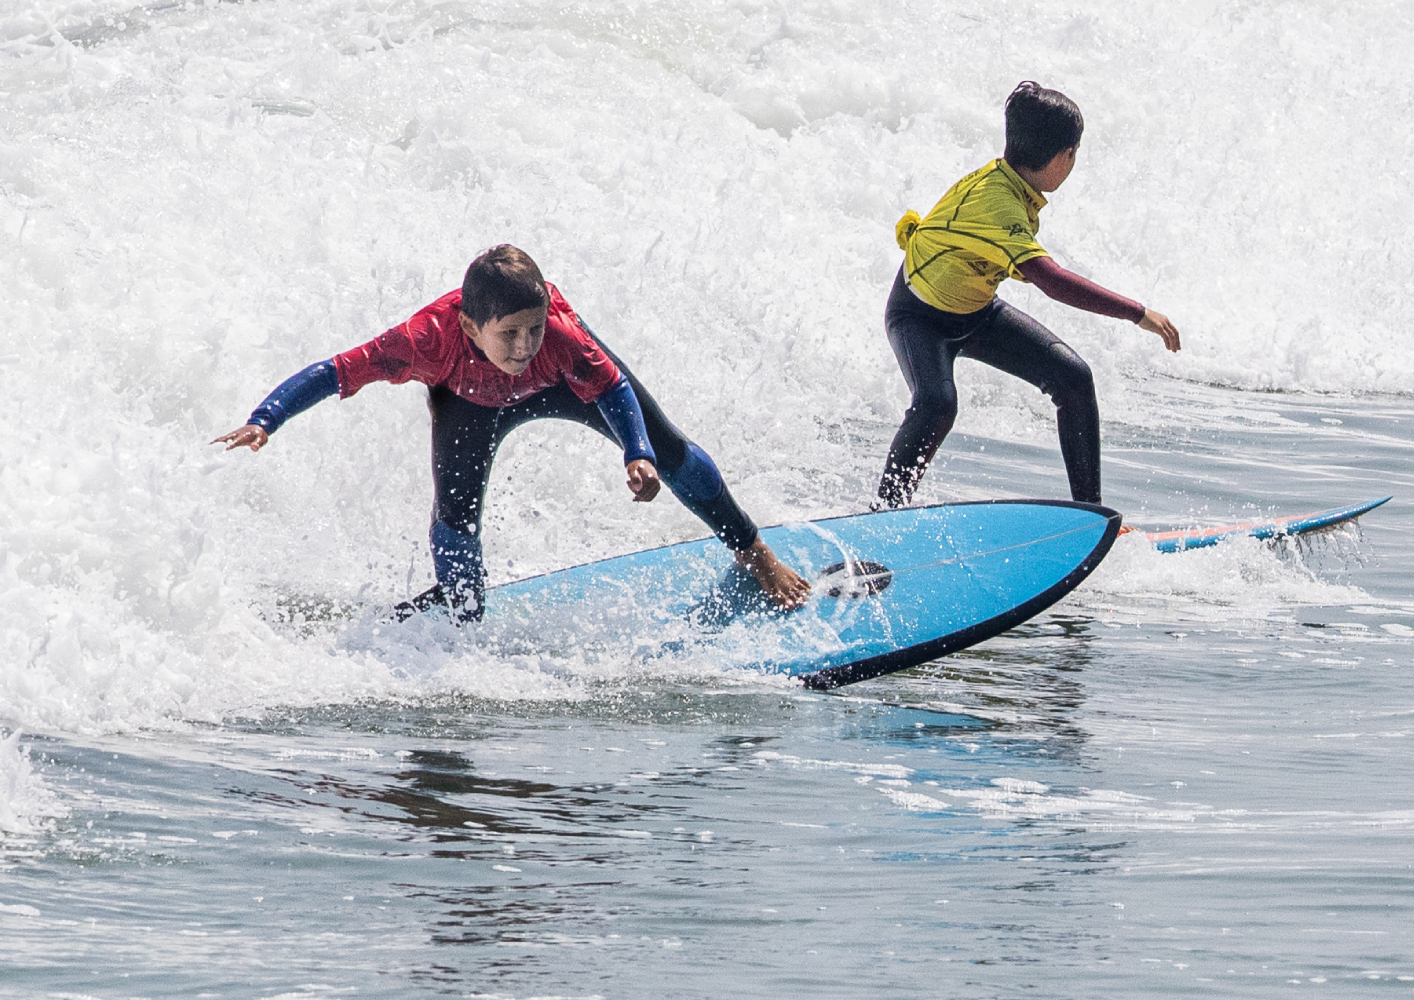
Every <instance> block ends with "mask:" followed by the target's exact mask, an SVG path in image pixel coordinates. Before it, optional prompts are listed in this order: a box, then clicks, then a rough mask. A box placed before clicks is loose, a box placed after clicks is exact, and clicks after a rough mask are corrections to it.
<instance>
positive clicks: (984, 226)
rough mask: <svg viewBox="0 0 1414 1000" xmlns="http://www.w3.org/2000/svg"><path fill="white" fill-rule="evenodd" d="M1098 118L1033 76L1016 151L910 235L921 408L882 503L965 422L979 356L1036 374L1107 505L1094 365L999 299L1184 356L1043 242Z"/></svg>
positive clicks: (902, 327) (899, 284) (1095, 495)
mask: <svg viewBox="0 0 1414 1000" xmlns="http://www.w3.org/2000/svg"><path fill="white" fill-rule="evenodd" d="M1084 129H1085V121H1084V119H1083V118H1082V117H1081V115H1080V109H1079V108H1078V107H1076V106H1075V102H1074V101H1072V100H1071V99H1070V98H1068V97H1066V96H1065V95H1064V94H1062V93H1061V92H1060V91H1058V90H1047V89H1046V88H1045V87H1042V86H1040V85H1038V84H1036V83H1034V82H1033V81H1030V80H1027V81H1025V82H1023V83H1021V84H1019V85H1018V86H1017V88H1016V89H1015V90H1013V91H1012V92H1011V96H1009V97H1008V98H1007V102H1006V151H1005V153H1004V154H1003V155H1002V157H1001V158H1000V159H997V160H993V161H992V162H991V163H989V164H987V165H986V166H985V167H983V168H982V169H980V170H977V171H974V172H973V173H970V174H968V175H967V176H966V177H964V178H963V179H962V180H960V181H958V182H957V183H956V184H954V185H953V186H952V188H951V189H949V191H948V192H947V194H945V195H943V198H942V200H941V201H939V202H938V204H937V205H935V206H934V207H933V210H932V211H931V212H929V213H928V217H927V218H926V219H920V218H919V217H918V213H917V212H914V211H911V210H910V211H909V212H908V213H906V214H905V215H904V217H903V218H902V219H900V220H899V221H898V225H897V227H896V235H897V238H898V244H899V246H900V247H901V248H902V249H903V250H904V251H905V253H906V256H905V258H904V263H903V266H902V267H901V268H900V269H899V273H898V277H897V278H895V279H894V286H893V290H892V292H890V294H889V302H888V306H887V307H886V309H885V312H884V326H885V329H886V330H887V331H888V336H889V344H890V345H891V346H892V347H893V349H894V355H895V356H896V357H897V358H898V362H899V365H900V367H902V368H903V377H904V380H905V381H906V382H907V383H908V388H909V391H910V392H911V393H912V394H913V399H912V402H911V404H910V406H909V407H908V412H907V413H906V414H905V415H904V418H903V426H901V427H900V428H899V429H898V433H897V434H895V435H894V440H893V444H892V445H891V446H890V448H889V457H888V461H887V462H886V463H885V465H884V474H883V477H882V478H881V479H880V481H879V500H880V502H881V503H882V504H884V505H886V506H889V507H902V506H903V505H905V504H907V503H908V502H909V501H910V500H911V499H912V497H913V492H914V490H915V489H917V488H918V483H919V480H921V479H922V478H923V473H924V471H925V470H926V469H927V468H928V462H929V461H930V460H931V459H932V458H933V454H934V452H936V451H937V450H938V446H939V445H940V444H942V442H943V438H945V437H947V434H948V431H950V430H952V425H953V420H954V419H955V418H956V417H957V389H956V387H955V386H954V385H953V361H954V360H955V359H956V358H959V357H964V358H972V359H973V360H976V361H981V362H982V363H983V364H988V365H991V366H992V367H993V368H999V369H1001V370H1002V371H1004V372H1007V373H1008V374H1010V375H1015V376H1016V377H1017V378H1021V379H1025V380H1026V381H1027V382H1030V383H1031V384H1032V385H1034V386H1036V387H1037V388H1038V389H1040V390H1041V391H1042V392H1044V393H1046V394H1047V395H1048V396H1050V397H1051V399H1052V400H1054V401H1055V404H1056V424H1057V429H1058V430H1059V432H1060V445H1061V456H1062V457H1063V458H1064V459H1065V469H1066V473H1067V475H1068V476H1069V478H1070V495H1071V498H1072V499H1075V500H1084V501H1087V502H1089V503H1099V502H1100V411H1099V408H1098V407H1097V406H1096V403H1095V385H1094V381H1093V380H1092V378H1091V375H1090V367H1089V366H1088V365H1087V364H1085V362H1084V361H1082V360H1081V359H1080V356H1079V355H1078V354H1076V353H1075V352H1074V351H1073V350H1071V349H1070V348H1069V347H1068V346H1067V345H1066V344H1065V343H1064V342H1063V341H1062V340H1061V339H1060V338H1059V337H1057V336H1056V335H1055V334H1053V333H1051V331H1049V330H1047V329H1046V328H1045V327H1044V326H1042V325H1041V324H1040V323H1038V322H1036V321H1035V320H1034V319H1032V318H1031V317H1030V316H1028V315H1026V314H1025V313H1023V312H1022V311H1021V310H1019V309H1016V308H1014V307H1013V306H1010V305H1008V304H1007V303H1005V302H1003V301H1002V300H1001V299H999V298H997V286H998V285H999V284H1001V283H1002V282H1003V281H1005V280H1006V279H1007V278H1017V279H1019V280H1021V281H1027V282H1030V283H1031V284H1033V285H1035V286H1036V287H1037V288H1039V289H1041V291H1043V292H1045V293H1046V295H1047V296H1049V297H1050V298H1053V299H1055V300H1056V301H1058V302H1064V303H1065V304H1066V305H1070V306H1075V307H1076V308H1077V309H1084V310H1086V311H1087V312H1093V313H1099V314H1100V315H1102V316H1113V317H1115V318H1116V319H1127V320H1129V321H1130V322H1132V323H1137V324H1138V325H1139V326H1140V328H1141V329H1144V330H1148V331H1150V332H1151V333H1157V334H1158V335H1159V336H1160V337H1162V338H1163V341H1164V346H1165V347H1166V348H1168V349H1169V350H1170V351H1177V350H1178V349H1179V337H1178V330H1177V329H1176V328H1175V327H1174V325H1173V324H1172V323H1170V322H1169V320H1168V318H1167V317H1165V316H1163V315H1161V314H1160V313H1157V312H1155V311H1154V310H1152V309H1148V308H1145V307H1144V306H1142V305H1140V304H1139V303H1138V302H1135V301H1134V300H1133V299H1127V298H1125V297H1124V296H1122V295H1116V294H1115V293H1114V292H1111V291H1108V290H1107V289H1104V288H1102V287H1100V286H1099V285H1097V284H1095V283H1094V282H1092V281H1087V280H1086V279H1084V278H1082V277H1080V276H1079V275H1078V274H1074V273H1072V272H1070V271H1067V270H1066V269H1065V268H1063V267H1061V266H1060V265H1059V264H1057V263H1056V262H1055V261H1054V260H1052V259H1051V257H1050V255H1049V254H1047V253H1046V251H1045V250H1044V249H1043V248H1042V246H1041V244H1040V243H1038V242H1037V241H1036V230H1037V228H1038V226H1039V220H1038V218H1037V216H1038V213H1039V212H1040V211H1041V209H1042V208H1043V207H1044V206H1045V204H1046V199H1045V197H1044V196H1045V195H1046V194H1049V193H1050V192H1052V191H1055V190H1056V189H1057V188H1059V187H1060V186H1061V184H1063V183H1064V182H1065V179H1066V178H1067V177H1069V176H1070V171H1071V169H1072V168H1074V166H1075V154H1076V150H1077V149H1078V148H1079V146H1080V135H1081V133H1082V132H1083V131H1084Z"/></svg>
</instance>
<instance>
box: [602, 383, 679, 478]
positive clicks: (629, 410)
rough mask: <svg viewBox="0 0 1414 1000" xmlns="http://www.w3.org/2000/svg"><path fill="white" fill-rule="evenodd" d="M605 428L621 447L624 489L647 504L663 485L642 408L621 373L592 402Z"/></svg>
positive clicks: (631, 387)
mask: <svg viewBox="0 0 1414 1000" xmlns="http://www.w3.org/2000/svg"><path fill="white" fill-rule="evenodd" d="M594 405H595V406H597V407H599V413H600V414H601V415H602V416H603V417H604V422H605V423H606V424H608V425H609V430H611V431H613V432H614V437H615V438H617V439H618V442H619V444H620V445H621V446H622V447H623V450H624V470H625V471H626V472H627V473H628V488H629V489H630V490H632V491H633V499H634V500H635V501H638V502H640V503H648V502H649V501H651V500H652V499H653V498H654V497H656V496H657V495H658V491H659V490H661V489H662V488H663V482H662V480H660V479H659V478H658V469H657V467H656V464H655V463H656V462H657V461H658V456H657V455H655V454H654V453H653V446H652V445H651V444H649V443H648V428H647V426H645V425H644V423H643V408H642V407H641V406H639V405H638V396H637V394H635V393H634V391H633V386H631V385H629V384H628V379H626V378H624V377H623V376H622V375H620V376H619V380H618V381H617V382H615V383H614V384H613V385H611V386H609V388H607V389H605V390H604V392H603V393H602V394H600V396H599V398H598V399H596V400H595V401H594Z"/></svg>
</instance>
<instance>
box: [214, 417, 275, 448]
mask: <svg viewBox="0 0 1414 1000" xmlns="http://www.w3.org/2000/svg"><path fill="white" fill-rule="evenodd" d="M269 440H270V435H269V434H266V433H265V428H264V427H261V426H260V425H259V424H246V425H245V426H244V427H241V428H238V429H236V430H233V431H231V433H229V434H222V435H221V436H220V437H218V438H217V439H216V440H215V441H212V442H211V443H212V444H220V443H221V442H222V441H225V442H226V450H227V451H230V450H231V449H232V448H241V447H245V448H249V449H250V450H251V451H259V450H260V449H261V448H264V447H265V442H266V441H269Z"/></svg>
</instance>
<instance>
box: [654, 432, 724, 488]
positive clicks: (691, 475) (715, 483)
mask: <svg viewBox="0 0 1414 1000" xmlns="http://www.w3.org/2000/svg"><path fill="white" fill-rule="evenodd" d="M686 452H687V453H686V455H685V456H684V458H683V460H682V462H681V463H680V464H679V465H678V467H677V468H676V469H674V470H673V471H672V472H670V473H669V472H664V473H663V479H664V481H665V482H667V484H668V488H669V489H671V490H672V491H673V493H675V494H676V495H677V496H679V497H681V498H682V499H683V500H696V501H699V502H705V501H708V500H715V499H717V497H719V496H721V495H722V491H723V490H724V489H726V483H724V482H723V481H722V474H721V473H720V472H719V471H717V466H716V464H715V463H714V462H713V461H712V456H710V455H708V454H707V453H706V452H705V451H703V450H702V449H701V448H699V447H698V446H697V445H695V444H693V443H692V442H690V441H689V442H688V444H687V449H686Z"/></svg>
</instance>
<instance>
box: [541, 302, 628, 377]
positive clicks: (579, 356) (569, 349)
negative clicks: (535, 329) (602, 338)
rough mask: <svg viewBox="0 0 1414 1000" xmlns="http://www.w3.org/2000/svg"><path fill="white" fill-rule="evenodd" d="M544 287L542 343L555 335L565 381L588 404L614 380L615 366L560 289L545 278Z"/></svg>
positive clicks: (617, 371) (616, 375)
mask: <svg viewBox="0 0 1414 1000" xmlns="http://www.w3.org/2000/svg"><path fill="white" fill-rule="evenodd" d="M545 288H546V290H547V291H549V293H550V310H549V314H548V315H547V316H546V317H545V341H546V344H545V346H546V347H550V346H551V344H550V341H551V338H552V337H554V338H555V342H554V347H553V349H554V350H555V351H556V358H557V361H558V362H559V366H560V371H561V372H562V373H563V374H564V377H565V383H566V384H567V385H568V386H569V387H570V390H571V391H572V392H574V394H575V395H576V396H578V397H579V399H580V400H581V401H583V402H585V403H592V402H594V401H595V400H597V399H598V398H599V397H600V396H602V395H604V393H606V392H608V391H609V389H610V388H612V387H613V386H614V384H615V383H616V382H618V380H619V366H618V365H616V364H614V361H613V359H612V358H610V357H609V355H608V354H607V353H605V351H604V349H603V348H602V347H600V346H599V343H598V341H596V340H595V339H594V338H593V337H591V336H590V335H589V329H588V328H587V327H586V326H585V325H584V324H583V323H581V322H580V319H579V317H578V316H577V315H575V311H574V310H573V309H572V308H570V304H569V303H568V302H566V301H565V297H564V296H563V295H561V294H560V290H559V289H558V288H556V287H555V286H554V285H552V284H550V283H549V282H548V281H547V282H545Z"/></svg>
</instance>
